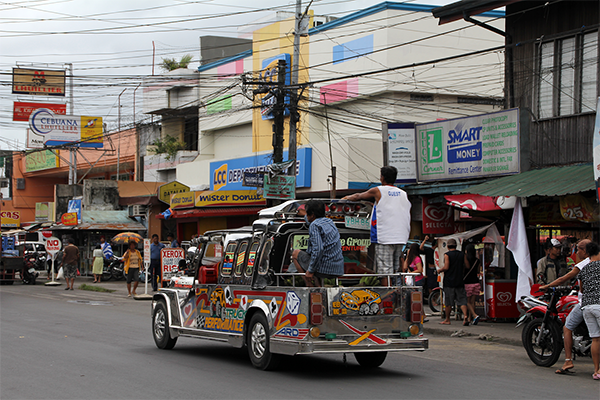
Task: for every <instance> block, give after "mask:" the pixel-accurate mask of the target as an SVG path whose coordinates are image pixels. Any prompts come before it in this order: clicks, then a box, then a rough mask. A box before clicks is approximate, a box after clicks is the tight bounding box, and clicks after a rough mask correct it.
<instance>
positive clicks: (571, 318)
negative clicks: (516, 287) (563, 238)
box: [540, 239, 590, 374]
mask: <svg viewBox="0 0 600 400" xmlns="http://www.w3.org/2000/svg"><path fill="white" fill-rule="evenodd" d="M588 243H590V240H588V239H583V240H580V241H579V243H577V257H578V258H579V259H581V260H582V261H580V262H579V263H577V264H576V265H575V266H573V269H572V270H571V272H569V273H568V274H566V275H563V276H561V277H560V278H558V279H556V280H554V281H552V282H550V283H549V284H547V285H544V286H540V290H542V291H546V290H547V289H548V288H550V287H553V286H560V285H562V284H563V283H565V282H570V281H571V279H575V277H577V275H578V274H579V272H581V271H583V269H584V268H585V267H586V266H587V265H588V264H589V263H590V257H589V254H588V253H587V250H586V246H587V244H588ZM579 287H580V288H581V285H579ZM582 297H583V293H582V292H581V290H579V293H578V298H579V302H578V303H577V305H576V306H575V307H573V310H571V312H570V313H569V315H568V316H567V320H566V321H565V325H564V326H563V338H564V340H563V341H564V344H565V362H564V363H563V366H562V367H561V368H560V369H557V370H556V371H555V373H557V374H567V373H569V372H570V370H571V369H573V368H575V364H573V331H574V330H575V328H577V327H578V326H579V325H580V324H581V323H582V322H583V311H581V299H582Z"/></svg>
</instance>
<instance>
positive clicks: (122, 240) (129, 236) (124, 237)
mask: <svg viewBox="0 0 600 400" xmlns="http://www.w3.org/2000/svg"><path fill="white" fill-rule="evenodd" d="M130 240H133V241H135V242H136V243H139V242H141V241H142V240H144V238H143V237H141V236H140V235H138V234H137V233H134V232H123V233H119V234H118V235H116V236H115V237H113V238H112V242H113V243H114V244H128V243H129V241H130Z"/></svg>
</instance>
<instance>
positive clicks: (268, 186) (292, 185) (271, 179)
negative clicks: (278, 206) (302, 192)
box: [264, 174, 296, 200]
mask: <svg viewBox="0 0 600 400" xmlns="http://www.w3.org/2000/svg"><path fill="white" fill-rule="evenodd" d="M264 189H265V191H264V197H265V199H279V200H293V199H295V198H296V177H295V176H289V175H275V176H270V175H269V174H266V175H265V187H264Z"/></svg>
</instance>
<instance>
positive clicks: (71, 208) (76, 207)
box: [67, 199, 81, 224]
mask: <svg viewBox="0 0 600 400" xmlns="http://www.w3.org/2000/svg"><path fill="white" fill-rule="evenodd" d="M67 213H75V214H77V223H78V224H80V223H81V199H75V200H69V205H68V207H67Z"/></svg>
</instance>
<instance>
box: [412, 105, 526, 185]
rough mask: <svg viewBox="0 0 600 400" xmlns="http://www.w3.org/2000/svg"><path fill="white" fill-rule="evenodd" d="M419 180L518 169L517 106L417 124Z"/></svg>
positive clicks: (464, 176) (489, 173) (465, 177)
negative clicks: (515, 107) (489, 112)
mask: <svg viewBox="0 0 600 400" xmlns="http://www.w3.org/2000/svg"><path fill="white" fill-rule="evenodd" d="M416 131H417V143H416V144H417V178H418V180H419V181H422V182H425V181H440V180H455V179H469V178H477V177H484V176H494V175H510V174H516V173H518V172H519V110H518V109H511V110H506V111H500V112H497V113H491V114H482V115H476V116H472V117H465V118H456V119H450V120H444V121H436V122H431V123H427V124H418V125H417V126H416Z"/></svg>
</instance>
